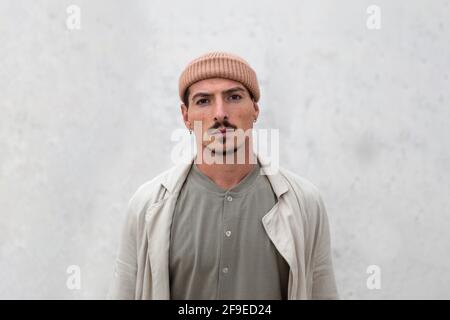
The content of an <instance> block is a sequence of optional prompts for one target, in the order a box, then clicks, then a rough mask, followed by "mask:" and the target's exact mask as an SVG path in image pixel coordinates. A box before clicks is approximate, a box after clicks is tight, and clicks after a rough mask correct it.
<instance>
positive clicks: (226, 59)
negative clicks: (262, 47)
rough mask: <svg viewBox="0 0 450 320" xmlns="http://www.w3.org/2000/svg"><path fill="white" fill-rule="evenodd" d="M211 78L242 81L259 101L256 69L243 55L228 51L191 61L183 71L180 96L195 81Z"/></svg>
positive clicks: (181, 96) (213, 53) (180, 81)
mask: <svg viewBox="0 0 450 320" xmlns="http://www.w3.org/2000/svg"><path fill="white" fill-rule="evenodd" d="M210 78H225V79H230V80H234V81H238V82H240V83H242V84H243V85H244V86H245V87H246V88H247V89H248V90H249V91H250V92H251V94H252V95H253V98H254V99H255V101H256V102H258V100H259V97H260V92H259V85H258V79H257V78H256V73H255V71H254V70H253V69H252V68H251V67H250V65H249V64H248V62H247V61H245V60H244V59H242V58H241V57H239V56H237V55H234V54H231V53H226V52H210V53H207V54H204V55H202V56H200V57H199V58H197V59H195V60H193V61H191V62H190V63H189V64H188V65H187V67H186V69H184V71H183V72H182V73H181V76H180V80H179V85H178V86H179V94H180V98H181V100H182V101H183V100H184V94H185V92H186V90H187V89H188V88H189V86H190V85H192V84H193V83H195V82H197V81H200V80H204V79H210Z"/></svg>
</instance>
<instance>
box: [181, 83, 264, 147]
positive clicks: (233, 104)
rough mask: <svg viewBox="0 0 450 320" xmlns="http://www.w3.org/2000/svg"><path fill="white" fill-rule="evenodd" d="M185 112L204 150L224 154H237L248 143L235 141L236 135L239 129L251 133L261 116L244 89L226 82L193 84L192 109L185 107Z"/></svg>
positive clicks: (184, 116)
mask: <svg viewBox="0 0 450 320" xmlns="http://www.w3.org/2000/svg"><path fill="white" fill-rule="evenodd" d="M181 109H182V113H183V118H184V121H185V124H186V126H187V127H188V128H189V127H190V128H192V129H193V130H194V132H195V135H196V138H197V141H200V140H201V145H202V146H203V148H208V149H209V150H210V151H211V152H212V153H215V152H218V153H219V152H220V153H223V154H225V153H230V152H236V151H237V150H238V149H239V148H241V147H242V145H243V144H244V142H245V141H247V139H245V140H242V139H236V138H234V139H233V135H234V133H233V132H235V130H237V129H242V131H243V132H247V130H249V129H251V128H252V127H253V120H254V119H256V118H257V117H258V113H259V107H258V105H257V103H255V102H254V101H253V100H252V98H251V96H250V93H249V91H248V90H247V89H246V88H245V86H244V85H242V84H241V83H240V82H237V81H233V80H228V79H222V78H212V79H206V80H201V81H199V82H196V83H194V84H192V85H191V86H190V87H189V108H187V107H186V106H185V105H184V104H183V105H182V106H181ZM197 121H199V122H200V124H201V132H199V130H198V129H199V128H198V127H196V126H195V125H197V124H198V122H197ZM225 130H226V131H225ZM223 131H225V132H223ZM203 148H202V149H201V151H203Z"/></svg>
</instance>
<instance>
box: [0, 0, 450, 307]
mask: <svg viewBox="0 0 450 320" xmlns="http://www.w3.org/2000/svg"><path fill="white" fill-rule="evenodd" d="M71 4H74V5H77V6H79V7H80V8H81V29H80V30H70V29H68V28H67V26H66V19H67V17H68V16H69V14H68V13H67V12H66V8H67V7H68V6H69V5H71ZM371 4H375V5H378V6H379V7H380V9H381V29H379V30H370V29H368V28H367V26H366V20H367V19H368V17H369V14H367V13H366V9H367V7H368V6H369V5H371ZM449 17H450V5H449V1H439V0H436V1H425V0H423V1H418V0H416V1H406V0H403V1H387V0H383V1H378V0H377V1H374V2H373V1H365V0H363V1H361V0H359V1H358V0H346V1H333V0H328V1H324V0H322V1H317V0H315V1H312V0H311V1H297V0H291V1H268V0H264V1H262V0H260V1H235V0H230V1H222V2H217V1H181V0H179V1H167V0H165V1H162V0H160V1H144V0H142V1H119V0H114V1H112V0H109V1H106V0H104V1H87V0H84V1H82V0H74V1H56V0H53V1H32V0H29V1H25V0H1V1H0V206H1V210H0V298H2V299H9V298H26V299H35V298H44V299H48V298H62V299H80V298H83V299H91V298H99V299H102V298H104V297H105V294H106V291H107V288H108V285H109V281H110V279H111V276H112V272H113V261H114V258H115V255H116V252H117V246H118V241H119V232H120V229H121V226H122V223H123V219H124V214H125V211H124V210H125V206H126V204H127V201H128V200H129V198H130V197H131V195H132V193H133V192H134V191H135V190H136V188H137V187H138V186H139V185H140V184H142V183H143V182H145V181H147V180H149V179H151V178H152V177H154V176H155V175H156V174H158V173H159V172H161V171H162V170H164V169H167V168H169V167H170V166H171V165H172V163H171V160H170V152H171V150H172V148H173V146H174V142H171V140H170V135H171V133H172V132H173V131H174V130H176V129H177V128H183V123H182V120H181V115H180V112H179V99H178V96H177V81H178V76H179V73H180V72H181V70H182V68H183V67H184V66H185V65H186V63H187V62H188V61H190V60H191V59H193V58H195V57H196V56H198V55H200V54H203V53H205V52H207V51H211V50H225V51H230V52H234V53H237V54H239V55H241V56H243V57H244V58H245V59H246V60H248V61H249V62H250V63H251V64H252V66H253V67H254V69H255V70H256V71H257V74H258V77H259V79H260V83H261V90H262V99H261V102H260V109H261V114H260V118H259V121H258V123H257V124H256V128H278V129H279V130H280V156H281V157H280V161H281V165H282V166H284V167H286V168H288V169H290V170H293V171H295V172H296V173H298V174H299V175H302V176H303V177H305V178H307V179H309V180H310V181H312V182H313V183H314V184H315V185H316V186H317V187H318V188H319V189H320V190H321V191H322V195H323V198H324V200H325V203H326V205H327V209H328V214H329V218H330V224H331V228H332V241H333V243H332V244H333V257H334V263H335V271H336V277H337V282H338V286H339V291H340V293H341V297H342V298H343V299H372V298H373V299H382V298H385V299H393V298H437V299H441V298H446V299H449V298H450V290H449V289H450V272H449V265H450V255H449V252H450V233H449V230H450V217H449V213H450V209H449V207H450V197H449V194H450V145H449V137H450V127H449V125H448V121H449V119H450V106H449V102H450V91H449V88H450V81H449V73H450V58H449V57H450V41H449V39H450V23H449V20H448V18H449ZM70 265H77V266H79V267H80V270H81V276H82V277H81V280H82V281H81V289H80V290H69V289H68V288H67V286H66V281H67V278H68V276H69V275H68V274H67V273H66V269H67V267H68V266H70ZM369 265H378V266H379V267H380V268H381V289H379V290H369V289H368V288H367V286H366V279H367V278H368V277H369V275H368V274H367V273H366V269H367V267H368V266H369Z"/></svg>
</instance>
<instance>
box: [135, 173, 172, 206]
mask: <svg viewBox="0 0 450 320" xmlns="http://www.w3.org/2000/svg"><path fill="white" fill-rule="evenodd" d="M174 170H175V166H173V167H171V168H169V169H166V170H164V171H162V172H160V173H159V174H157V175H156V176H155V177H154V178H152V179H150V180H148V181H146V182H144V183H143V184H141V185H140V186H139V187H138V188H137V189H136V191H135V192H134V193H133V195H132V197H131V199H130V201H129V209H130V210H131V211H132V212H136V213H138V212H141V211H142V209H143V208H145V207H148V206H149V205H152V204H154V203H156V202H158V200H160V198H162V196H164V190H165V188H163V183H164V182H165V181H166V180H167V177H168V176H169V175H170V174H171V173H172V172H173V171H174Z"/></svg>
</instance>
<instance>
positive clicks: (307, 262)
mask: <svg viewBox="0 0 450 320" xmlns="http://www.w3.org/2000/svg"><path fill="white" fill-rule="evenodd" d="M257 157H258V160H259V162H260V164H261V166H262V170H263V172H264V173H266V174H267V178H268V179H269V181H270V183H271V185H272V188H273V190H274V192H275V194H276V196H277V198H278V202H277V203H276V204H275V206H274V207H273V208H272V209H271V210H270V211H269V212H267V214H265V215H264V217H263V218H262V223H263V225H264V228H265V230H266V232H267V235H268V237H269V238H270V239H271V241H272V242H273V244H274V245H275V247H276V248H277V250H278V251H279V252H280V254H281V255H282V256H283V257H284V259H285V260H286V261H287V263H288V264H289V267H290V273H289V285H288V299H290V300H293V299H338V292H337V289H336V284H335V278H334V271H333V265H332V258H331V248H330V232H329V226H328V218H327V212H326V209H325V206H324V203H323V200H322V198H321V195H320V193H319V191H318V189H317V188H316V187H315V186H314V185H313V184H312V183H311V182H309V181H308V180H306V179H304V178H302V177H300V176H298V175H296V174H294V173H292V172H290V171H288V170H286V169H283V168H279V170H278V171H277V173H276V174H269V171H267V169H266V168H269V167H270V162H269V161H268V160H267V159H264V158H263V157H262V156H261V155H260V154H258V155H257ZM192 161H194V158H192V159H191V163H189V164H186V163H182V164H178V165H176V166H174V167H172V168H171V169H169V170H167V171H164V172H163V173H161V174H160V175H158V176H157V177H155V178H154V179H152V180H151V181H148V182H147V183H145V184H143V185H142V186H141V187H139V188H138V190H137V191H136V193H135V194H134V195H133V197H132V198H131V200H130V201H129V203H128V209H127V214H126V222H125V225H124V228H123V231H122V238H121V244H120V248H119V252H118V256H117V259H116V263H115V271H114V277H113V282H112V284H111V287H110V289H109V293H108V298H110V299H170V291H169V290H170V285H169V255H168V253H169V241H170V226H171V222H172V215H173V212H174V208H175V203H176V200H177V197H178V194H179V192H180V189H181V186H182V184H183V182H184V180H185V179H186V177H187V174H188V171H189V168H190V166H191V164H192Z"/></svg>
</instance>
